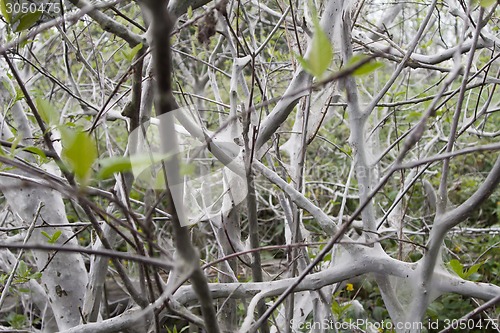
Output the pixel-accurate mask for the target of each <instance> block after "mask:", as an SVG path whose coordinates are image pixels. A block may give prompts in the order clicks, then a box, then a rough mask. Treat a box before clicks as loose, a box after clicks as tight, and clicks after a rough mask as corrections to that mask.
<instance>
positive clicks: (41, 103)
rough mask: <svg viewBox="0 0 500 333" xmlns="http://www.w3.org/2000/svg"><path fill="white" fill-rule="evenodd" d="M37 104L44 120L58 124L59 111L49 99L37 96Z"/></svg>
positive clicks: (51, 123) (50, 123)
mask: <svg viewBox="0 0 500 333" xmlns="http://www.w3.org/2000/svg"><path fill="white" fill-rule="evenodd" d="M35 104H36V108H37V110H38V113H40V117H42V120H43V121H44V122H46V123H47V124H49V125H56V124H58V123H59V113H58V112H57V110H56V109H55V108H54V107H53V106H52V105H51V104H50V103H49V102H48V101H47V100H45V99H43V98H40V97H37V98H36V99H35Z"/></svg>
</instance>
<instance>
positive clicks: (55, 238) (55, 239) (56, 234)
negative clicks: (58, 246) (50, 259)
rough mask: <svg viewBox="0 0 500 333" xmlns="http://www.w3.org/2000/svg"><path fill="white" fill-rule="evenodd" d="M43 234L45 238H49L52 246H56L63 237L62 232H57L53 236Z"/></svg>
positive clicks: (43, 232)
mask: <svg viewBox="0 0 500 333" xmlns="http://www.w3.org/2000/svg"><path fill="white" fill-rule="evenodd" d="M41 234H42V235H43V236H45V238H47V242H49V243H50V244H55V243H56V242H57V240H58V239H59V237H61V234H62V231H61V230H57V231H56V232H54V234H53V235H52V236H51V235H49V234H48V233H46V232H45V231H42V232H41Z"/></svg>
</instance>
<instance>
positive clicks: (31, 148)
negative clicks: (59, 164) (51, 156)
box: [23, 146, 47, 163]
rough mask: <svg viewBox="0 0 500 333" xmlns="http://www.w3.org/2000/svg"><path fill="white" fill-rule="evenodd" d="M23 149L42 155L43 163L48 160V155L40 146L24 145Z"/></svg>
mask: <svg viewBox="0 0 500 333" xmlns="http://www.w3.org/2000/svg"><path fill="white" fill-rule="evenodd" d="M23 150H24V151H28V152H30V153H33V154H35V155H38V156H40V157H41V160H42V163H45V162H46V161H47V155H45V152H44V151H43V150H42V149H40V148H38V147H34V146H29V147H24V148H23Z"/></svg>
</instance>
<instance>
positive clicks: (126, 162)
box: [97, 156, 132, 179]
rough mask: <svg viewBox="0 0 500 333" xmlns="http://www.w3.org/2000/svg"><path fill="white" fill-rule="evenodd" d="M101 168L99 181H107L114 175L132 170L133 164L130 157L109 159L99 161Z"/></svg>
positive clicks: (98, 175)
mask: <svg viewBox="0 0 500 333" xmlns="http://www.w3.org/2000/svg"><path fill="white" fill-rule="evenodd" d="M99 164H100V165H101V168H100V170H99V173H98V174H97V178H98V179H107V178H109V177H111V176H112V175H113V174H114V173H118V172H127V171H130V170H132V163H131V162H130V158H128V157H123V156H120V157H108V158H105V159H102V160H100V161H99Z"/></svg>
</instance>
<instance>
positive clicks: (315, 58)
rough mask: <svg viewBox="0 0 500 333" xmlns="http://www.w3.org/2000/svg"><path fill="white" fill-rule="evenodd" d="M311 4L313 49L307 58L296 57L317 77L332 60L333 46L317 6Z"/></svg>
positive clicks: (304, 67)
mask: <svg viewBox="0 0 500 333" xmlns="http://www.w3.org/2000/svg"><path fill="white" fill-rule="evenodd" d="M309 6H310V8H311V13H312V18H313V24H314V36H313V39H312V42H311V49H310V51H309V53H308V54H307V59H304V58H303V57H301V56H300V55H296V58H297V60H298V61H299V63H300V65H301V66H302V68H303V69H304V70H305V71H306V72H308V73H310V74H312V75H313V76H314V77H316V78H321V77H322V76H323V74H324V73H325V71H326V70H327V69H328V67H329V66H330V64H331V62H332V59H333V47H332V44H331V43H330V39H329V38H328V35H327V34H326V33H325V32H324V31H323V29H322V28H321V26H320V24H319V19H318V13H317V11H316V8H315V7H314V5H313V4H312V2H310V3H309Z"/></svg>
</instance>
